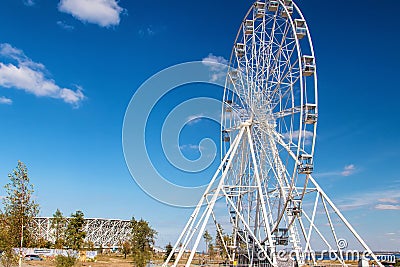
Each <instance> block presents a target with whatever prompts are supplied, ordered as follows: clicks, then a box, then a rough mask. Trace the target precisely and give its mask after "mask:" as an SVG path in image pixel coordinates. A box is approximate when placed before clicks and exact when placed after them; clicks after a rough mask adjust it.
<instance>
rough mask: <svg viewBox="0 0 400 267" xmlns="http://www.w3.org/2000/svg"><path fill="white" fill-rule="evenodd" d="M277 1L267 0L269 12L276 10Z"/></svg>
mask: <svg viewBox="0 0 400 267" xmlns="http://www.w3.org/2000/svg"><path fill="white" fill-rule="evenodd" d="M278 7H279V2H278V1H269V4H268V10H269V11H271V12H276V11H278Z"/></svg>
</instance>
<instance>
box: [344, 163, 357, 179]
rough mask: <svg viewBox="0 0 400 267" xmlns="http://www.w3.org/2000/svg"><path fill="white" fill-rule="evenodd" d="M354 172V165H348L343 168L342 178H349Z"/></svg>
mask: <svg viewBox="0 0 400 267" xmlns="http://www.w3.org/2000/svg"><path fill="white" fill-rule="evenodd" d="M355 170H356V166H354V164H350V165H347V166H345V167H344V169H343V171H342V172H341V175H342V176H350V175H352V174H353V173H354V171H355Z"/></svg>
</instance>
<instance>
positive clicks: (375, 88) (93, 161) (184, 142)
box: [0, 0, 400, 250]
mask: <svg viewBox="0 0 400 267" xmlns="http://www.w3.org/2000/svg"><path fill="white" fill-rule="evenodd" d="M100 2H101V1H97V0H96V1H92V3H91V4H90V3H88V2H87V1H76V0H63V1H44V0H3V1H1V3H0V44H1V47H0V48H1V49H0V51H1V52H0V118H1V120H0V121H1V138H0V148H1V150H0V151H1V153H0V166H1V167H0V178H1V180H0V181H1V184H5V183H6V182H7V174H8V173H9V172H10V171H11V170H12V169H13V168H14V167H15V166H16V164H17V160H22V161H24V162H25V163H26V164H27V166H28V168H29V171H30V176H31V181H32V182H33V183H34V184H35V187H36V196H37V200H38V202H39V203H40V205H41V215H42V216H51V215H52V214H53V213H54V211H55V210H56V209H57V208H59V209H61V210H62V211H63V212H64V213H65V214H66V215H68V214H70V213H72V212H74V211H75V210H77V209H81V210H83V212H84V213H85V215H86V216H87V217H106V218H121V219H129V218H130V217H131V216H132V215H134V216H136V217H143V218H145V219H147V220H149V221H150V222H151V224H152V225H153V226H154V228H156V230H158V231H159V239H158V243H159V245H165V243H167V242H169V241H171V242H173V241H174V239H175V238H176V235H177V234H178V232H179V231H180V229H181V228H182V227H181V226H182V225H183V224H184V222H185V220H186V219H187V217H188V216H189V213H190V209H182V208H174V207H171V206H167V205H164V204H161V203H160V202H158V201H156V200H154V199H152V198H151V197H149V196H148V195H146V194H145V193H143V192H142V191H141V190H140V188H139V187H138V186H137V184H136V183H135V182H134V181H133V179H132V177H131V175H130V173H129V171H128V169H127V167H126V164H125V160H124V155H123V150H122V144H121V143H122V142H121V139H122V124H123V119H124V114H125V110H126V108H127V106H128V104H129V101H130V99H131V97H132V96H133V94H134V93H135V91H136V90H137V88H138V87H139V86H140V85H141V84H142V83H143V82H144V81H145V80H147V79H148V78H149V77H151V76H152V75H154V74H155V73H157V72H158V71H161V70H163V69H164V68H166V67H169V66H172V65H175V64H178V63H183V62H187V61H196V60H202V59H204V58H206V57H208V56H209V55H210V54H212V55H215V56H218V57H222V58H225V59H227V58H229V55H230V52H231V48H232V45H233V42H234V38H235V36H236V32H237V29H238V27H239V25H240V23H241V20H242V18H243V16H244V14H245V12H246V11H247V9H248V7H249V6H250V5H251V2H249V1H234V2H232V1H226V0H221V1H208V0H207V1H201V2H196V3H192V2H188V1H178V0H171V1H157V0H156V1H148V2H146V1H127V0H125V1H124V0H121V1H120V2H115V1H114V0H107V1H104V2H103V3H106V4H104V5H103V6H101V5H99V4H98V3H100ZM297 4H298V5H299V6H300V7H301V9H302V11H303V13H304V15H305V17H306V19H307V22H308V25H309V27H310V30H311V33H312V37H313V42H314V46H315V50H316V57H317V64H318V74H319V109H320V114H319V117H320V120H319V128H318V138H317V145H316V155H315V165H316V166H315V167H316V174H315V177H316V179H317V180H318V181H319V182H320V184H321V185H322V187H323V188H324V189H325V190H326V191H327V193H328V194H329V195H330V196H331V197H332V199H333V200H334V201H335V202H336V203H337V204H338V206H339V207H342V208H343V210H344V214H345V215H346V216H347V217H348V218H349V220H350V222H352V223H353V224H354V225H355V226H356V228H357V229H358V230H359V232H360V233H361V235H362V236H364V237H365V239H366V240H367V241H369V243H370V244H371V247H372V248H374V249H397V250H398V249H400V229H399V227H398V221H399V219H400V175H399V174H398V169H397V164H398V163H399V156H400V153H399V151H400V142H399V141H398V138H397V133H398V132H399V130H400V129H399V122H400V121H399V117H398V115H399V111H398V99H399V98H400V90H399V86H398V85H397V82H396V78H397V76H398V71H399V64H398V62H399V61H400V52H399V51H398V49H397V44H398V42H399V41H400V40H399V39H400V38H399V30H398V29H399V26H400V21H399V20H398V19H396V17H397V11H398V8H399V7H400V3H398V2H397V1H389V0H383V1H380V2H379V5H377V1H371V0H369V1H359V0H357V1H345V0H338V1H317V0H307V1H305V0H298V1H297ZM86 5H87V6H86ZM219 60H221V58H219ZM18 88H19V89H18ZM191 90H192V92H193V91H196V94H195V95H197V96H198V95H203V94H204V96H209V97H213V98H218V97H219V96H220V91H218V90H213V89H212V88H208V87H199V86H198V87H196V86H194V87H193V88H191ZM188 95H189V93H187V92H186V93H183V96H182V95H180V94H179V91H177V92H175V94H174V93H172V94H171V95H168V96H167V98H166V99H164V104H163V103H162V102H160V105H161V107H159V108H158V109H155V110H154V112H153V113H152V117H151V119H153V120H154V125H153V126H152V127H153V128H152V130H154V131H152V132H153V134H154V137H152V138H154V139H158V138H160V137H159V134H157V131H156V130H157V129H158V128H159V125H160V124H161V123H162V122H161V121H162V119H163V116H164V115H163V110H168V109H171V106H173V104H171V103H173V102H174V101H177V99H178V100H179V97H182V98H185V97H188ZM168 97H170V100H168ZM166 103H167V104H166ZM157 112H158V113H157ZM193 115H196V114H193ZM157 125H158V126H157ZM157 127H158V128H157ZM217 130H218V127H217V125H216V124H215V123H213V122H210V121H202V122H200V123H195V124H192V125H188V126H187V129H184V131H183V132H182V136H181V139H180V144H181V146H182V147H181V148H182V150H183V153H184V154H185V155H186V156H187V157H189V158H192V159H195V158H196V157H198V156H199V152H198V149H197V147H196V145H197V144H198V142H199V140H201V139H202V138H203V137H204V136H208V137H211V138H214V139H215V140H219V138H218V132H217ZM158 140H159V139H158ZM153 146H154V144H153ZM150 151H151V149H150ZM155 154H157V153H155ZM155 161H156V162H158V164H159V168H160V171H161V172H164V173H168V172H169V170H168V169H169V168H170V167H169V165H168V163H166V162H165V161H164V159H163V157H162V156H160V157H157V156H155ZM215 166H216V162H214V163H213V164H212V165H211V167H210V168H211V169H210V170H208V172H206V173H205V174H210V173H212V168H215ZM193 177H196V176H189V174H182V178H181V181H182V182H183V183H187V184H192V183H193V184H196V185H197V184H198V181H197V180H196V179H197V178H198V179H200V178H199V177H197V178H193ZM200 184H201V183H200ZM2 192H3V194H4V191H2Z"/></svg>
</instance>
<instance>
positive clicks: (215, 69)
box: [201, 53, 228, 82]
mask: <svg viewBox="0 0 400 267" xmlns="http://www.w3.org/2000/svg"><path fill="white" fill-rule="evenodd" d="M201 62H202V63H203V64H204V65H206V66H207V67H209V68H210V71H211V79H210V81H211V82H216V81H218V80H220V79H225V77H226V70H227V67H228V66H227V65H228V60H226V59H225V58H224V57H221V56H214V55H213V54H211V53H210V54H209V55H208V56H207V57H205V58H203V59H202V61H201Z"/></svg>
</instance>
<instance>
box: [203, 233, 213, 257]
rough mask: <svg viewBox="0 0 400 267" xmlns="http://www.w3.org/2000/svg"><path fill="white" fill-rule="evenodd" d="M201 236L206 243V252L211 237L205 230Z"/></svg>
mask: <svg viewBox="0 0 400 267" xmlns="http://www.w3.org/2000/svg"><path fill="white" fill-rule="evenodd" d="M203 238H204V241H205V243H206V249H207V253H208V247H209V244H211V242H212V239H213V238H212V236H211V235H210V233H209V232H208V231H207V230H206V231H205V232H204V234H203Z"/></svg>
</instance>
